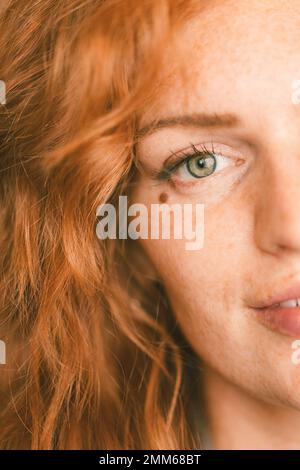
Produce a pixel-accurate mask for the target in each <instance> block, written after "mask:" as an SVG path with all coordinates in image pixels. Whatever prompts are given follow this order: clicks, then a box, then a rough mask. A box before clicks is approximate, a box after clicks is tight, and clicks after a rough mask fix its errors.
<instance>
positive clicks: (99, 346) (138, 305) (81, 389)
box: [0, 0, 199, 449]
mask: <svg viewBox="0 0 300 470" xmlns="http://www.w3.org/2000/svg"><path fill="white" fill-rule="evenodd" d="M193 3H195V2H192V1H191V0H143V1H136V0H106V1H103V0H55V1H54V0H43V2H36V1H33V0H8V1H7V2H6V3H5V5H4V7H3V9H2V10H1V11H0V30H1V35H0V51H1V53H0V78H1V79H2V80H4V81H5V83H6V88H7V104H6V105H5V106H0V270H1V279H0V292H1V295H0V319H1V320H0V321H1V329H0V331H1V339H3V340H5V342H6V344H7V365H6V366H1V381H0V383H1V409H0V416H1V429H0V447H1V448H3V449H97V448H98V449H193V448H197V447H198V448H199V439H198V435H197V431H196V426H195V425H194V424H193V421H192V414H193V412H192V407H191V404H192V402H193V399H194V398H195V397H196V396H197V399H198V398H199V395H197V394H196V391H195V390H196V387H195V378H196V377H197V373H198V370H197V366H198V362H197V358H196V356H194V355H193V352H192V351H191V350H190V349H189V346H188V344H187V343H186V342H185V340H184V338H183V336H182V335H181V333H180V331H179V329H178V328H177V325H176V322H175V320H174V318H173V316H172V312H171V309H170V307H169V305H168V302H167V299H166V297H165V295H164V293H163V288H162V286H161V284H160V283H159V282H157V280H156V278H155V276H153V277H151V276H146V275H143V269H144V267H143V266H144V265H143V263H144V261H143V254H142V252H140V251H139V249H137V247H136V246H135V245H136V243H135V244H134V243H133V242H132V243H130V242H128V241H126V245H125V246H126V250H124V246H123V245H122V244H121V243H120V241H114V240H110V241H105V240H103V241H100V240H99V239H97V237H96V231H95V223H96V208H97V206H98V205H99V204H102V203H104V202H107V201H113V200H114V198H116V197H117V196H118V195H119V194H120V193H121V192H122V191H124V190H126V188H127V187H128V183H129V181H130V180H131V178H134V174H135V173H134V172H135V166H134V158H133V152H132V148H133V144H134V142H135V135H136V130H137V122H138V117H139V114H141V112H142V110H143V109H144V108H145V107H146V106H147V105H149V104H150V103H151V100H152V99H153V96H154V94H155V93H157V89H156V87H155V83H156V74H157V70H158V67H159V66H160V64H161V62H160V61H161V51H162V49H163V47H164V45H165V44H166V41H170V40H171V37H172V33H173V32H174V31H176V28H178V27H179V25H180V24H183V23H184V22H185V21H186V20H187V19H188V18H189V17H190V15H191V14H192V13H193V12H194V5H193ZM196 3H197V2H196ZM195 373H196V376H195ZM197 406H199V405H198V403H197Z"/></svg>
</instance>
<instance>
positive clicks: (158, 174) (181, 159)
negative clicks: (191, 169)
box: [153, 143, 221, 181]
mask: <svg viewBox="0 0 300 470" xmlns="http://www.w3.org/2000/svg"><path fill="white" fill-rule="evenodd" d="M191 146H192V148H193V150H194V151H193V152H189V153H185V152H181V153H180V156H178V159H177V161H175V162H173V163H171V164H169V165H166V166H165V167H164V168H163V169H162V170H158V171H155V172H154V175H153V178H154V179H155V180H159V181H170V179H171V177H172V174H173V173H174V172H175V170H177V169H178V168H180V167H181V166H183V165H185V164H186V163H188V161H189V160H191V159H192V158H195V157H196V156H198V157H207V156H212V157H215V151H214V146H213V143H212V150H208V149H207V147H206V146H205V145H204V144H201V145H200V148H201V150H199V149H197V148H196V146H195V145H194V144H192V143H191ZM172 155H176V154H175V153H174V152H171V156H172ZM218 155H221V153H220V152H218Z"/></svg>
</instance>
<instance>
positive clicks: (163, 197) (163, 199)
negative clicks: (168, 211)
mask: <svg viewBox="0 0 300 470" xmlns="http://www.w3.org/2000/svg"><path fill="white" fill-rule="evenodd" d="M167 200H168V195H167V193H161V194H160V195H159V202H162V203H164V202H167Z"/></svg>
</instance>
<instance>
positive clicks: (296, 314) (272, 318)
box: [255, 307, 300, 336]
mask: <svg viewBox="0 0 300 470" xmlns="http://www.w3.org/2000/svg"><path fill="white" fill-rule="evenodd" d="M255 311H256V313H257V318H258V320H259V321H261V322H262V323H263V324H264V325H265V326H267V327H269V328H270V329H271V330H274V331H278V332H279V333H281V334H283V335H287V336H300V307H294V308H286V307H267V308H260V309H255Z"/></svg>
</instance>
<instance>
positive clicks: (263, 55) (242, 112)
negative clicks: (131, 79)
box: [132, 0, 300, 410]
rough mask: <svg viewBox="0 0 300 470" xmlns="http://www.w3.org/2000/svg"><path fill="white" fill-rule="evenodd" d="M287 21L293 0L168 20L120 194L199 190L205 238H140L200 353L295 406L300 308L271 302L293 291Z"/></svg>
mask: <svg viewBox="0 0 300 470" xmlns="http://www.w3.org/2000/svg"><path fill="white" fill-rule="evenodd" d="M299 24H300V2H299V1H289V2H285V1H282V0H273V1H272V2H269V1H267V0H265V1H263V0H212V1H210V2H208V4H206V6H205V7H204V8H203V9H202V10H201V11H199V14H198V15H197V16H196V17H195V19H194V20H193V21H191V22H190V23H189V24H186V25H185V27H184V28H183V29H182V30H180V31H178V34H177V35H176V40H175V41H176V43H175V42H174V43H172V44H168V45H167V47H166V50H165V54H164V56H165V58H164V67H163V69H162V70H161V71H160V72H159V77H158V78H159V79H160V80H161V84H162V87H161V90H162V91H161V94H160V96H159V97H158V98H157V101H156V102H155V103H153V106H152V107H151V109H150V108H149V109H148V110H146V112H145V113H144V114H143V116H142V119H141V128H143V129H144V131H145V135H144V137H143V138H142V139H141V141H140V142H139V144H138V146H137V156H138V158H139V161H140V164H141V166H142V168H143V171H142V172H141V174H140V176H139V179H138V183H137V185H136V187H135V191H134V193H133V195H132V199H133V202H139V203H143V204H145V205H146V206H147V207H148V208H149V212H150V206H151V204H154V203H156V204H157V203H159V202H166V201H167V203H168V204H175V203H177V204H180V205H183V204H193V206H195V205H196V204H197V203H201V204H204V246H203V248H201V249H198V250H193V251H189V250H187V249H186V240H184V239H178V240H177V239H169V240H162V239H159V240H153V239H151V238H148V239H144V240H141V241H140V243H142V244H143V247H144V250H145V252H146V253H147V256H148V257H149V259H150V260H151V262H152V263H153V264H154V266H155V268H156V269H157V271H158V273H159V275H160V277H161V278H162V280H163V282H164V284H165V288H166V290H167V293H168V296H169V298H170V302H171V304H172V306H173V310H174V315H175V316H176V318H177V319H178V322H179V324H180V326H181V328H182V330H183V332H184V333H185V335H186V337H187V339H188V341H189V342H190V344H191V345H192V347H193V348H194V350H195V351H196V352H197V353H198V354H199V356H200V357H201V358H202V360H203V362H204V363H205V364H206V365H207V366H208V367H210V368H212V369H214V370H215V371H216V372H217V373H218V374H219V375H220V376H222V377H223V378H225V379H227V380H229V381H230V382H231V383H234V384H236V385H237V386H239V387H241V388H243V389H246V391H248V392H249V393H250V394H251V395H254V396H256V397H258V398H260V399H263V400H265V401H268V402H272V403H276V404H285V405H288V406H290V407H293V408H296V409H299V410H300V365H298V366H297V365H296V364H295V363H294V362H293V361H292V354H293V351H294V350H293V349H292V343H293V342H294V341H295V340H296V339H297V338H299V339H300V309H298V308H297V307H296V308H294V309H292V308H291V307H292V306H293V305H294V304H290V306H289V307H286V306H285V308H283V307H282V306H281V307H280V306H279V307H278V306H277V307H276V308H278V310H276V311H274V310H275V307H274V305H273V304H276V305H277V304H278V303H279V302H280V301H284V300H287V299H294V298H298V297H300V184H299V181H300V105H299V106H298V105H297V103H295V99H293V93H295V88H293V86H294V85H295V80H297V79H300V47H299V44H300V29H299ZM180 70H184V72H185V73H184V75H185V79H184V80H182V76H181V75H180V73H179V71H180ZM152 121H155V122H156V123H158V122H159V126H158V127H157V129H155V130H153V131H151V132H148V133H147V129H148V126H149V125H150V123H151V122H152ZM267 305H272V306H273V307H274V308H273V307H272V308H271V309H266V308H262V307H263V306H267ZM256 307H257V308H256Z"/></svg>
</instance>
